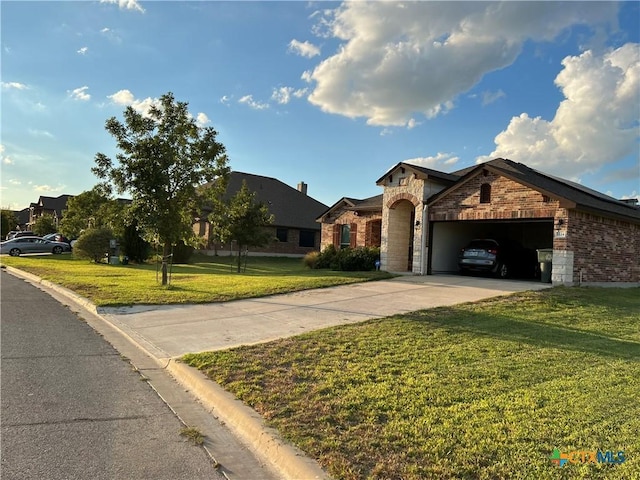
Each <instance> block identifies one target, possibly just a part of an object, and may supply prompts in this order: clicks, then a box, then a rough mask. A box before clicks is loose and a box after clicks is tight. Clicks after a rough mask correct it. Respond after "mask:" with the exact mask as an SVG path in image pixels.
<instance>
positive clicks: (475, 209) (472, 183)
mask: <svg viewBox="0 0 640 480" xmlns="http://www.w3.org/2000/svg"><path fill="white" fill-rule="evenodd" d="M484 183H488V184H489V185H491V199H490V200H491V201H490V202H489V203H480V187H481V186H482V184H484ZM558 208H559V202H558V201H557V200H546V199H545V198H544V197H543V195H542V194H541V193H539V192H537V191H535V190H532V189H530V188H529V187H527V186H525V185H522V184H520V183H517V182H514V181H512V180H509V179H507V178H505V177H502V176H499V175H496V174H494V173H492V172H489V171H487V175H486V176H485V175H483V174H482V173H480V174H479V175H477V176H475V177H474V178H472V179H470V180H469V181H468V182H467V183H465V184H464V185H462V186H460V187H459V188H458V189H456V190H454V191H452V192H450V193H449V194H448V195H446V196H445V197H444V198H442V199H440V200H438V201H437V202H435V203H433V204H432V205H429V219H430V220H432V221H433V220H509V219H520V218H554V217H555V215H556V212H557V210H558Z"/></svg>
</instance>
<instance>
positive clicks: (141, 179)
mask: <svg viewBox="0 0 640 480" xmlns="http://www.w3.org/2000/svg"><path fill="white" fill-rule="evenodd" d="M187 106H188V104H187V103H186V102H178V101H176V100H175V98H174V96H173V94H172V93H171V92H169V93H166V94H165V95H162V96H161V97H160V99H159V101H158V102H157V103H156V104H154V105H153V106H152V107H151V108H150V109H149V112H148V114H143V113H140V112H137V111H136V110H135V109H134V108H133V107H131V106H129V107H127V108H126V109H125V111H124V122H121V121H119V120H118V119H116V118H115V117H112V118H110V119H108V120H107V122H106V126H105V128H106V130H107V131H108V132H109V133H110V134H111V135H112V136H113V137H114V138H115V139H116V143H117V148H118V150H119V153H117V154H116V161H115V162H114V161H113V160H112V159H111V158H109V157H108V156H106V155H105V154H103V153H98V154H97V155H96V157H95V163H96V166H95V167H94V168H93V169H92V171H93V173H94V174H95V175H96V176H97V177H98V178H100V179H102V180H103V181H104V183H103V185H104V186H105V187H112V186H113V187H115V189H116V190H117V191H118V192H119V193H124V192H127V193H129V194H130V195H131V196H132V203H131V206H130V210H129V213H130V214H131V215H132V216H133V218H134V219H135V220H136V221H137V222H138V226H139V227H141V228H142V230H143V231H145V232H149V233H151V234H152V235H153V237H155V239H156V240H157V241H158V242H160V243H161V244H162V245H163V252H164V255H163V257H164V258H167V256H168V255H169V252H170V251H171V245H173V244H175V243H177V242H178V241H179V240H186V241H191V240H193V238H194V232H193V220H194V215H196V214H197V213H199V212H200V211H201V208H202V206H203V204H204V202H205V201H207V200H208V198H210V197H211V196H213V191H212V190H213V189H215V188H216V185H223V184H224V182H214V180H216V179H219V178H223V177H226V176H227V175H228V173H229V167H228V166H227V162H228V159H227V156H226V153H225V147H224V145H223V144H221V143H219V142H218V141H217V140H216V137H217V132H216V131H215V130H214V129H213V128H211V127H200V126H198V125H197V124H196V121H195V120H194V118H193V116H192V115H191V114H190V113H189V111H188V109H187ZM204 184H207V185H208V187H207V188H201V186H202V185H204ZM198 187H200V188H198ZM162 283H163V285H164V284H166V283H167V276H166V265H163V275H162Z"/></svg>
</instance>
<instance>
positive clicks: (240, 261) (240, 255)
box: [238, 244, 242, 273]
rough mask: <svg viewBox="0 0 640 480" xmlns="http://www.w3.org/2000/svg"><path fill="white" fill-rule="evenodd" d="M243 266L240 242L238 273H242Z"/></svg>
mask: <svg viewBox="0 0 640 480" xmlns="http://www.w3.org/2000/svg"><path fill="white" fill-rule="evenodd" d="M241 266H242V245H240V244H238V273H240V267H241Z"/></svg>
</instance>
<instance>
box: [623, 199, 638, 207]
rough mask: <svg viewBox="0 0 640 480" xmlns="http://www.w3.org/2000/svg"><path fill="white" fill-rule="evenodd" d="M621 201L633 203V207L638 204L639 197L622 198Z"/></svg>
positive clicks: (628, 203)
mask: <svg viewBox="0 0 640 480" xmlns="http://www.w3.org/2000/svg"><path fill="white" fill-rule="evenodd" d="M619 201H620V202H623V203H626V204H627V205H631V206H633V207H635V206H637V205H638V199H637V198H621V199H620V200H619Z"/></svg>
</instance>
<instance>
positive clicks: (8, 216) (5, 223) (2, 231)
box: [0, 209, 18, 240]
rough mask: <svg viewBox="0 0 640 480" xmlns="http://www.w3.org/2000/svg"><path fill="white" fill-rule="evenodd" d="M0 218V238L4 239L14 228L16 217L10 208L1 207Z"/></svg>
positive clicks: (16, 222)
mask: <svg viewBox="0 0 640 480" xmlns="http://www.w3.org/2000/svg"><path fill="white" fill-rule="evenodd" d="M0 220H1V221H2V225H0V238H1V239H2V240H4V239H5V238H6V236H7V234H8V233H9V232H10V231H11V230H15V229H16V226H17V225H18V219H17V218H16V214H15V213H14V212H13V211H12V210H5V209H2V210H0Z"/></svg>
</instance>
